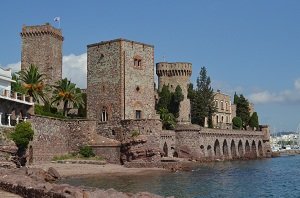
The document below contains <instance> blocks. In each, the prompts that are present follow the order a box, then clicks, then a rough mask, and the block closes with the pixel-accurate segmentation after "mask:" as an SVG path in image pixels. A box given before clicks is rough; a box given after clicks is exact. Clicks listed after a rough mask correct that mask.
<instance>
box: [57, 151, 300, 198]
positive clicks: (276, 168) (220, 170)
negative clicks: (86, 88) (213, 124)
mask: <svg viewBox="0 0 300 198" xmlns="http://www.w3.org/2000/svg"><path fill="white" fill-rule="evenodd" d="M299 168H300V156H290V157H280V158H273V159H264V160H254V161H234V162H217V163H209V164H203V165H199V167H197V168H196V169H195V170H194V171H190V172H176V173H160V174H151V175H149V174H147V175H138V176H137V175H132V176H109V177H103V176H102V177H89V178H68V179H67V180H64V181H63V182H65V183H69V184H72V185H85V186H90V187H98V188H102V189H108V188H115V189H117V190H119V191H123V192H139V191H149V192H152V193H156V194H159V195H163V196H171V195H174V196H175V197H178V198H198V197H199V198H200V197H205V198H206V197H207V198H210V197H222V198H226V197H230V198H240V197H241V198H244V197H247V198H248V197H249V198H251V197H274V198H277V197H280V198H281V197H284V198H289V197H293V198H294V197H300V170H299Z"/></svg>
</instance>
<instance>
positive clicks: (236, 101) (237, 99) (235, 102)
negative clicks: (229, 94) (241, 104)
mask: <svg viewBox="0 0 300 198" xmlns="http://www.w3.org/2000/svg"><path fill="white" fill-rule="evenodd" d="M238 101H239V96H238V95H237V94H236V92H234V97H233V104H237V103H238Z"/></svg>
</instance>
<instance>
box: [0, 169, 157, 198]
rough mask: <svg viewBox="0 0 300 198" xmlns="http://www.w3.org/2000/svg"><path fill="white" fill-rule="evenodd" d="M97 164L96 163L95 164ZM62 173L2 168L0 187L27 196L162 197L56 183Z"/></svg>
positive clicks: (65, 197) (85, 197) (88, 197)
mask: <svg viewBox="0 0 300 198" xmlns="http://www.w3.org/2000/svg"><path fill="white" fill-rule="evenodd" d="M94 166H95V165H94ZM60 177H61V176H60V174H59V173H58V172H57V171H56V169H54V168H51V167H50V168H48V171H45V170H43V169H41V168H27V167H22V168H19V169H5V168H0V189H2V190H4V191H7V192H11V193H14V194H17V195H20V196H22V197H25V198H41V197H45V198H48V197H49V198H70V197H75V198H96V197H97V198H98V197H116V198H130V197H133V198H161V197H162V196H159V195H155V194H151V193H148V192H140V193H123V192H118V191H116V190H114V189H108V190H101V189H90V188H84V187H74V186H71V185H68V184H55V183H53V182H54V181H56V180H58V179H60Z"/></svg>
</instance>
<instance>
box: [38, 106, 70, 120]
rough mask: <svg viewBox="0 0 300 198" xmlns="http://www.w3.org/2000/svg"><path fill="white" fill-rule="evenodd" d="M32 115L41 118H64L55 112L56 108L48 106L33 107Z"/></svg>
mask: <svg viewBox="0 0 300 198" xmlns="http://www.w3.org/2000/svg"><path fill="white" fill-rule="evenodd" d="M34 113H35V114H37V115H42V116H49V117H55V118H65V116H64V115H63V114H62V113H61V112H57V108H55V107H50V106H42V105H35V106H34Z"/></svg>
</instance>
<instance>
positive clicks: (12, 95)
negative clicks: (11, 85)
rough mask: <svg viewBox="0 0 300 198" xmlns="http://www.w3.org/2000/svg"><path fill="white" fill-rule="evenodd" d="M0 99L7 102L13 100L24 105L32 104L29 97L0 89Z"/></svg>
mask: <svg viewBox="0 0 300 198" xmlns="http://www.w3.org/2000/svg"><path fill="white" fill-rule="evenodd" d="M0 94H1V95H0V97H1V98H6V99H9V100H13V101H16V102H23V103H24V102H25V103H31V104H33V99H32V97H30V96H26V95H24V94H21V93H18V92H12V91H10V90H7V89H0Z"/></svg>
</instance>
